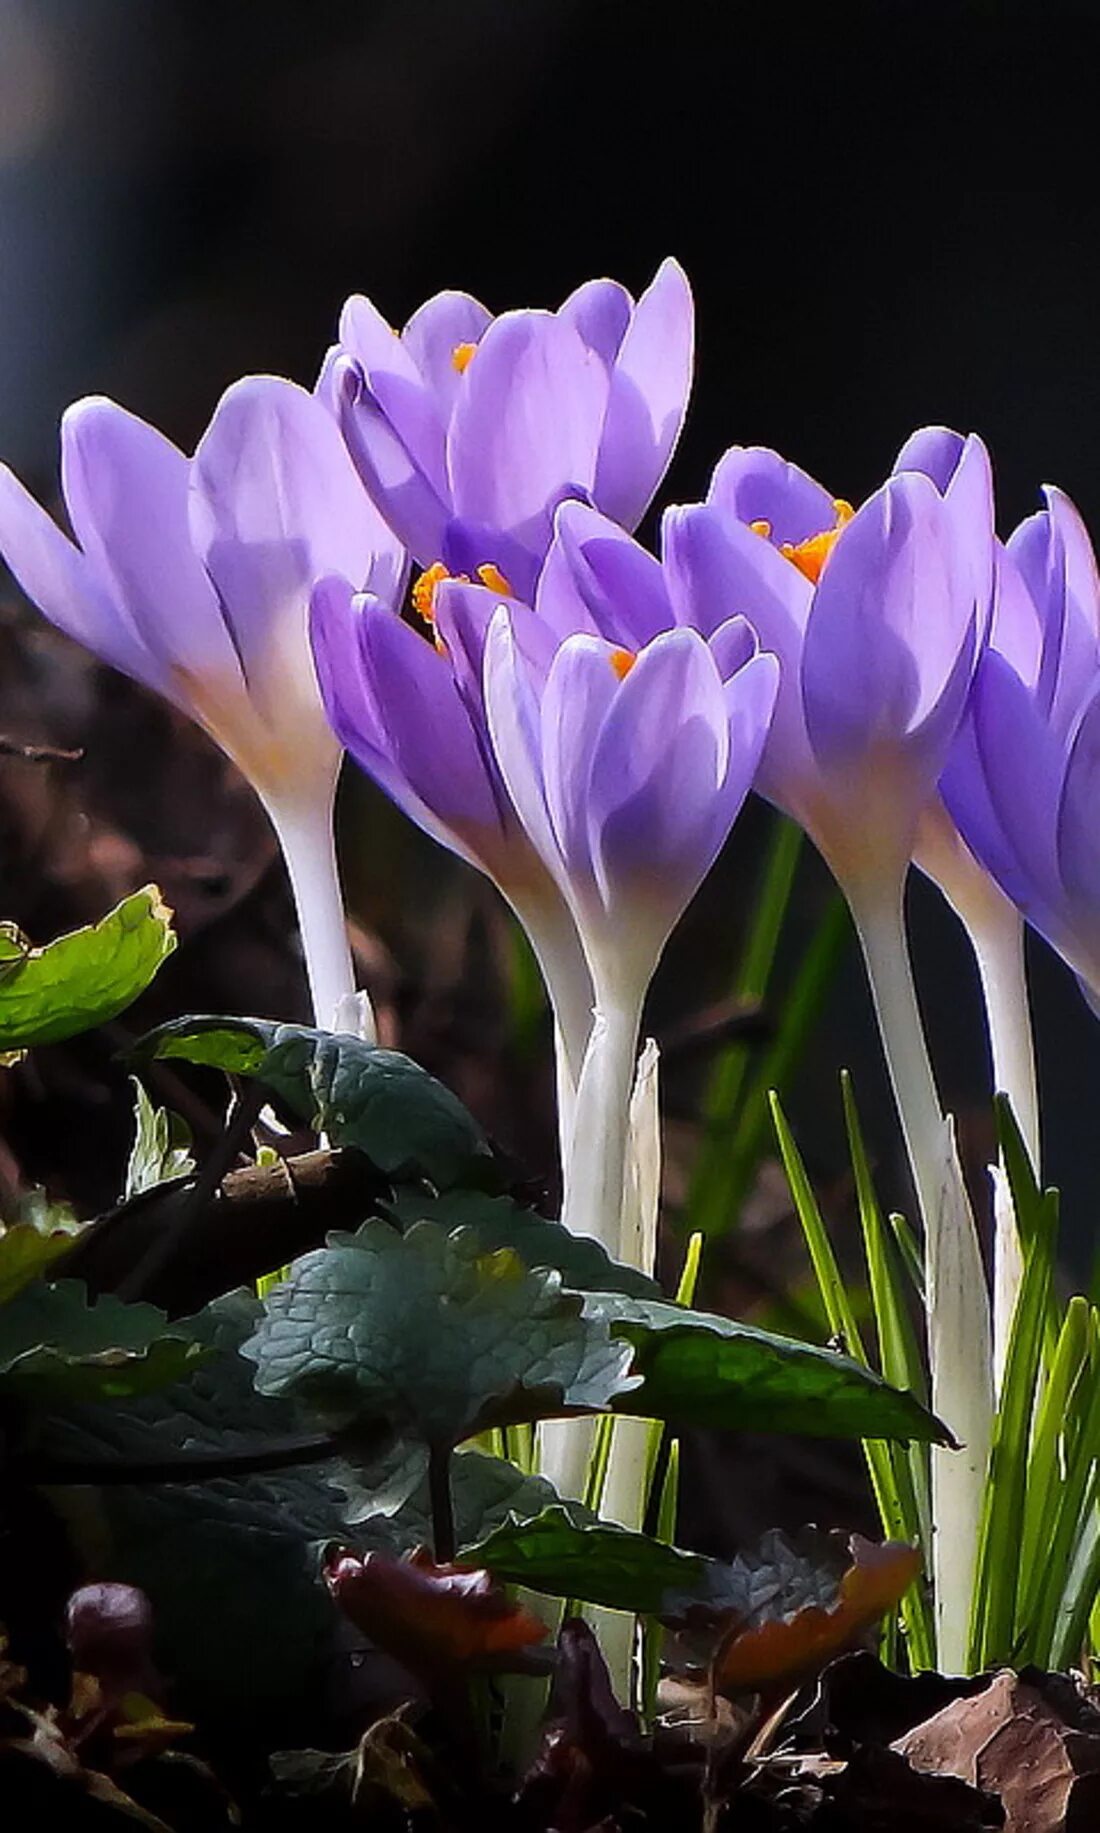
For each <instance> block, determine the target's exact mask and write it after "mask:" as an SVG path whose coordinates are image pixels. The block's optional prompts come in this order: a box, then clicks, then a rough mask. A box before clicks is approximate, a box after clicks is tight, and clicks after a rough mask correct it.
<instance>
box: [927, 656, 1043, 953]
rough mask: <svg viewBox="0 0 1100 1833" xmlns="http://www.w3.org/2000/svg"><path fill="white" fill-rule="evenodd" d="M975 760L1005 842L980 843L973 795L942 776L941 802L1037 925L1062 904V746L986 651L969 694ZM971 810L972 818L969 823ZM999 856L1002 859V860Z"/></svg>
mask: <svg viewBox="0 0 1100 1833" xmlns="http://www.w3.org/2000/svg"><path fill="white" fill-rule="evenodd" d="M971 709H972V714H973V720H974V734H975V738H976V741H977V755H978V760H979V762H980V766H981V772H982V778H983V781H984V787H985V790H986V793H987V794H988V797H989V803H990V806H991V809H992V812H993V815H994V816H995V818H996V821H997V825H998V828H999V830H1000V833H1001V835H1003V837H1004V841H1005V842H1006V843H1007V844H1006V847H1005V849H1004V853H1002V854H999V853H998V852H996V851H995V850H994V848H993V847H992V846H991V845H989V844H987V840H986V835H985V832H984V831H983V828H982V825H981V819H980V818H981V815H982V810H981V807H980V804H979V802H978V799H977V797H976V796H973V794H972V795H971V799H970V801H968V800H967V799H966V794H965V788H966V786H965V782H964V781H960V780H959V778H958V776H957V774H956V773H954V772H953V773H951V775H950V776H947V775H945V778H944V793H945V799H946V800H947V801H948V806H949V808H950V809H951V812H952V814H953V815H954V816H955V819H956V821H957V822H958V825H959V830H960V832H961V833H962V835H963V838H964V839H965V840H966V842H967V844H968V845H969V846H970V848H971V851H972V852H974V853H975V854H976V855H977V857H978V858H979V859H981V861H982V864H983V865H985V866H986V868H987V870H989V871H994V872H995V875H996V876H997V879H998V882H999V883H1000V885H1001V888H1002V890H1003V891H1004V892H1005V893H1006V895H1007V896H1008V897H1010V898H1011V899H1012V901H1013V902H1014V903H1016V904H1018V905H1019V907H1020V909H1021V910H1023V912H1024V913H1025V915H1026V916H1028V917H1029V918H1030V919H1031V920H1032V922H1034V923H1035V924H1036V926H1037V927H1044V928H1045V927H1046V923H1047V916H1046V915H1045V914H1044V913H1049V912H1050V911H1052V910H1056V909H1057V907H1058V906H1059V904H1060V903H1061V901H1062V892H1061V879H1060V875H1059V870H1058V854H1057V840H1056V834H1055V821H1056V814H1057V808H1058V801H1059V796H1060V794H1061V786H1062V781H1063V777H1064V773H1065V748H1064V746H1063V744H1062V743H1061V741H1060V740H1059V739H1058V738H1057V737H1056V735H1055V734H1054V733H1053V732H1052V731H1051V728H1050V726H1049V725H1048V724H1047V722H1046V720H1045V719H1044V718H1043V717H1042V716H1041V714H1040V713H1039V711H1038V709H1037V707H1036V705H1035V702H1034V700H1033V698H1032V696H1031V695H1030V694H1029V693H1028V691H1027V689H1026V688H1025V687H1024V685H1023V683H1022V682H1021V681H1020V680H1019V679H1018V677H1017V676H1016V675H1015V674H1014V673H1013V671H1012V669H1011V668H1010V667H1009V665H1008V663H1007V662H1006V661H1005V660H1004V658H1003V657H1001V656H999V655H997V653H996V652H995V651H994V650H987V652H986V654H985V655H984V656H983V658H982V661H981V665H980V667H979V669H978V671H977V675H976V677H975V681H974V684H973V687H972V689H971ZM971 811H973V816H974V817H975V818H973V819H972V818H971ZM1005 854H1007V859H1006V857H1005Z"/></svg>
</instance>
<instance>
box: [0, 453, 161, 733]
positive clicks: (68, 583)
mask: <svg viewBox="0 0 1100 1833" xmlns="http://www.w3.org/2000/svg"><path fill="white" fill-rule="evenodd" d="M0 554H2V555H3V558H4V560H5V561H6V563H7V565H8V566H9V567H10V568H11V571H12V573H13V574H14V575H15V577H16V579H17V580H18V581H19V584H20V585H21V586H22V588H23V590H24V592H25V593H26V594H27V597H28V598H29V599H31V601H32V602H33V603H34V604H36V605H37V606H38V609H39V610H40V611H41V612H42V614H43V616H45V617H48V618H49V620H50V622H51V624H56V625H57V628H58V629H59V630H63V631H64V632H65V635H66V636H71V637H73V638H74V639H75V641H76V642H78V643H82V644H83V645H84V647H85V648H86V649H90V650H91V651H92V652H93V654H94V655H97V656H99V657H100V659H101V660H102V661H104V662H108V663H110V665H111V667H112V668H117V669H120V670H121V671H122V673H123V674H127V675H132V676H133V678H134V680H136V681H142V682H144V683H145V685H146V686H147V687H152V688H155V689H156V690H157V691H158V692H159V693H162V694H168V695H169V696H170V697H173V698H174V697H175V689H174V687H173V684H172V681H171V677H170V676H169V675H168V673H167V671H166V670H164V669H163V668H162V667H161V665H160V664H159V663H158V662H157V661H156V660H155V658H154V657H153V656H151V655H150V654H149V651H148V650H147V649H146V647H145V645H144V644H143V643H142V642H141V640H140V638H139V637H138V635H137V632H136V631H135V629H134V627H133V625H132V624H131V622H130V618H129V615H128V613H127V611H126V610H125V608H124V607H121V606H117V605H115V604H114V603H113V601H112V599H111V598H110V596H109V595H108V593H107V592H106V591H105V590H104V588H103V587H102V586H101V585H100V583H99V581H98V580H97V578H96V577H95V574H94V572H93V570H92V567H91V565H90V563H89V562H88V560H87V559H86V558H85V556H84V555H83V554H82V553H81V552H80V550H79V548H76V547H74V546H73V544H72V542H71V541H70V540H68V539H67V537H66V536H65V535H63V534H62V532H61V530H60V529H59V528H58V526H57V524H56V522H55V521H54V520H53V518H52V517H51V516H48V515H47V514H46V511H45V510H44V509H43V508H41V507H40V505H39V504H38V503H36V502H35V500H34V498H33V497H32V496H31V494H30V492H29V491H27V490H25V489H24V488H23V485H22V484H21V483H20V482H19V479H18V478H17V477H16V476H15V475H14V474H13V473H12V472H11V471H9V470H8V468H7V466H6V465H0Z"/></svg>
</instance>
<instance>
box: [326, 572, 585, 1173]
mask: <svg viewBox="0 0 1100 1833" xmlns="http://www.w3.org/2000/svg"><path fill="white" fill-rule="evenodd" d="M502 602H503V603H505V604H506V605H507V606H508V607H509V608H510V610H511V611H512V613H513V615H514V619H515V628H516V631H517V633H518V640H520V641H521V642H522V643H523V644H524V647H525V649H526V651H527V653H528V654H529V656H530V658H531V661H532V666H534V667H535V668H537V669H539V670H545V669H546V668H547V667H548V666H549V662H550V658H551V655H552V653H553V647H554V638H553V634H552V632H550V631H549V630H548V629H545V628H544V627H543V626H542V625H541V623H540V622H539V620H538V619H537V618H536V616H535V614H534V613H533V611H531V610H530V609H529V608H528V607H526V606H524V605H521V604H520V603H519V602H518V601H517V600H515V599H512V598H509V597H502V595H501V593H499V592H493V591H490V590H489V588H488V587H487V586H485V585H483V584H471V583H468V582H465V581H460V580H447V581H445V582H443V583H442V584H441V585H439V586H438V587H437V588H436V590H435V591H434V592H433V594H432V603H431V607H430V609H431V619H430V625H429V630H428V631H427V632H424V633H422V632H421V631H420V630H418V629H415V628H413V627H412V625H410V624H407V623H405V622H404V621H403V620H402V619H401V618H400V617H397V616H395V615H394V612H393V609H392V606H391V603H390V601H389V600H388V599H387V598H385V597H379V596H377V595H375V594H372V593H369V592H368V593H357V592H355V591H354V590H353V589H352V587H351V585H350V584H349V583H348V581H347V580H346V579H342V578H339V577H332V578H329V579H327V580H324V581H322V582H321V583H320V584H319V585H318V587H317V589H316V591H315V592H314V595H313V607H312V617H311V624H312V638H313V653H314V657H315V660H316V666H317V677H318V680H319V682H320V687H321V693H322V696H323V698H324V702H325V706H326V709H327V712H328V717H329V719H330V721H331V723H332V727H333V729H334V731H335V732H336V733H337V735H338V737H339V739H340V741H341V743H342V744H344V745H345V746H346V747H347V749H348V751H349V752H350V754H351V756H352V757H353V758H354V759H355V761H356V763H357V764H359V765H360V767H361V768H362V769H363V770H365V771H366V772H367V774H368V775H369V776H371V777H372V778H373V779H374V781H375V782H376V783H378V785H379V786H380V788H382V789H383V790H384V791H385V792H386V794H387V795H389V796H390V797H391V799H392V800H393V801H394V802H396V804H397V805H398V807H399V808H401V809H403V810H404V812H405V813H406V814H407V815H408V816H409V817H410V818H411V819H412V820H413V821H415V822H416V823H417V825H418V826H419V827H421V828H423V829H424V831H425V832H426V833H428V834H431V836H432V837H433V839H435V840H438V841H440V842H441V843H442V844H443V845H444V846H446V847H448V848H449V849H450V850H451V851H452V852H453V853H456V854H457V855H458V856H459V858H461V859H464V860H466V862H467V863H468V864H470V865H472V866H475V867H476V868H477V869H478V870H479V871H481V872H484V873H485V875H486V876H487V877H488V878H490V879H492V881H493V883H494V884H495V885H496V886H497V887H498V889H499V890H500V891H501V892H502V893H503V895H504V897H505V898H506V899H507V900H508V902H509V903H510V904H511V906H512V908H513V910H514V911H515V912H516V914H517V916H518V917H519V919H520V921H521V923H522V924H523V926H524V928H525V929H526V931H527V935H528V937H529V939H530V942H531V945H532V947H533V949H534V951H535V954H536V957H537V959H538V962H539V966H540V969H541V971H542V975H543V978H544V980H545V982H546V987H547V991H548V994H549V997H550V1001H551V1005H552V1006H553V1009H554V1014H555V1019H556V1021H557V1027H558V1042H559V1102H560V1105H561V1110H562V1111H561V1125H562V1131H563V1138H564V1137H565V1135H566V1134H567V1133H568V1129H569V1116H570V1112H571V1108H572V1096H573V1091H574V1089H575V1085H576V1081H577V1077H578V1075H579V1073H580V1066H581V1059H582V1057H583V1055H584V1049H585V1045H586V1043H587V1039H588V1032H589V1028H590V1023H591V1007H592V990H591V983H590V980H589V975H588V970H587V968H586V966H585V963H584V958H583V956H582V954H581V951H580V946H579V943H578V939H577V933H576V928H575V925H574V923H573V919H572V917H571V916H570V914H569V911H568V909H567V907H566V905H565V902H564V900H563V898H562V896H561V893H560V891H559V890H558V888H557V886H556V885H555V883H554V881H553V878H552V877H551V875H550V873H549V872H548V871H547V869H546V867H545V866H544V864H543V863H542V861H541V860H540V859H539V857H538V854H537V853H536V851H535V849H534V847H533V846H532V845H531V842H530V841H529V839H528V838H527V835H526V833H525V831H524V829H523V826H522V824H521V823H520V821H519V819H518V818H517V816H516V813H515V810H514V809H513V807H512V803H511V799H510V797H509V795H508V792H507V790H506V789H505V787H504V783H503V780H502V778H501V775H500V771H499V769H498V767H497V763H496V760H495V757H494V755H493V750H492V746H491V744H490V742H489V734H488V728H487V725H486V720H485V710H484V704H483V699H482V652H483V649H484V645H485V636H486V631H487V629H488V627H489V622H490V619H491V618H492V615H493V612H494V611H495V609H496V607H497V606H498V605H499V604H501V603H502ZM433 639H434V640H433Z"/></svg>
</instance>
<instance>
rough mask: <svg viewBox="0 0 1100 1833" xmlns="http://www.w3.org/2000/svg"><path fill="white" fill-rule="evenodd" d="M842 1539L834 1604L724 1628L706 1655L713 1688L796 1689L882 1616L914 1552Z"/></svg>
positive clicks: (911, 1573) (905, 1581)
mask: <svg viewBox="0 0 1100 1833" xmlns="http://www.w3.org/2000/svg"><path fill="white" fill-rule="evenodd" d="M849 1544H850V1550H851V1556H852V1563H851V1565H850V1566H849V1567H848V1570H847V1571H846V1572H845V1573H844V1574H843V1576H842V1578H841V1580H840V1583H839V1586H838V1588H837V1599H836V1603H835V1604H833V1605H830V1606H829V1607H828V1608H825V1607H824V1606H823V1605H821V1604H808V1605H806V1606H804V1607H803V1609H801V1610H798V1611H795V1612H794V1613H793V1614H792V1615H789V1616H784V1617H773V1618H771V1619H770V1620H769V1621H767V1622H764V1623H761V1624H759V1625H757V1626H755V1627H752V1628H739V1627H737V1626H734V1627H733V1628H732V1630H731V1631H730V1633H729V1635H728V1636H727V1637H726V1638H725V1640H724V1641H723V1643H722V1644H721V1646H720V1647H719V1650H718V1653H717V1655H716V1657H715V1660H714V1669H713V1679H714V1688H715V1691H716V1692H718V1693H746V1692H747V1693H773V1692H783V1691H786V1690H787V1689H789V1688H793V1687H795V1686H797V1685H798V1683H799V1682H800V1681H802V1680H804V1679H805V1678H807V1677H808V1676H809V1675H811V1674H815V1673H817V1672H818V1671H819V1669H821V1668H823V1667H824V1666H825V1663H826V1662H827V1661H831V1660H832V1658H833V1656H834V1655H839V1654H840V1653H841V1652H842V1651H843V1650H844V1649H846V1648H848V1647H850V1646H851V1644H852V1643H853V1642H854V1641H855V1640H856V1638H857V1636H859V1635H860V1633H861V1632H862V1631H863V1630H865V1629H867V1628H869V1627H870V1625H871V1624H872V1623H876V1622H877V1621H878V1619H879V1618H880V1617H882V1616H885V1614H886V1612H887V1611H888V1610H891V1609H892V1608H893V1607H894V1605H895V1604H896V1603H897V1602H898V1599H899V1598H900V1597H901V1595H902V1593H903V1592H904V1591H905V1590H906V1588H907V1586H909V1585H910V1584H911V1583H912V1582H913V1580H914V1579H915V1578H916V1576H917V1573H918V1572H919V1571H920V1565H921V1558H920V1553H919V1552H918V1550H917V1549H916V1547H911V1546H908V1545H907V1544H905V1543H904V1542H902V1541H896V1540H887V1541H884V1542H883V1543H882V1544H881V1545H876V1544H875V1543H874V1542H873V1541H869V1540H864V1539H863V1538H862V1536H860V1535H859V1534H853V1536H852V1538H851V1541H850V1543H849Z"/></svg>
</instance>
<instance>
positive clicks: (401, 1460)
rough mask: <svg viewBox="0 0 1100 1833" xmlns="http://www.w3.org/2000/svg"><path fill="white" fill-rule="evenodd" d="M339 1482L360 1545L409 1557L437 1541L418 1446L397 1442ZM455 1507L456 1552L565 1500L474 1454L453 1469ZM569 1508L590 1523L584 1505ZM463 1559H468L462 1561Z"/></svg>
mask: <svg viewBox="0 0 1100 1833" xmlns="http://www.w3.org/2000/svg"><path fill="white" fill-rule="evenodd" d="M336 1481H337V1482H338V1483H339V1485H340V1487H341V1488H342V1489H343V1490H344V1492H345V1494H346V1495H347V1497H348V1505H347V1508H346V1510H345V1518H346V1520H347V1522H348V1525H349V1526H350V1527H352V1528H354V1530H355V1534H354V1539H355V1544H356V1545H357V1546H364V1545H367V1544H370V1545H372V1546H379V1547H384V1548H387V1549H389V1550H390V1551H391V1552H395V1553H411V1552H412V1551H413V1549H414V1548H416V1547H421V1546H429V1545H430V1544H431V1541H432V1508H431V1497H430V1494H429V1489H428V1453H427V1450H426V1448H425V1447H424V1446H423V1445H420V1444H417V1443H416V1442H415V1441H410V1440H407V1439H406V1440H398V1441H397V1443H396V1444H395V1445H394V1446H393V1447H391V1448H390V1450H389V1451H388V1452H387V1453H386V1454H384V1455H383V1456H382V1457H381V1458H378V1459H375V1460H373V1461H372V1463H371V1465H370V1466H369V1467H368V1468H366V1469H363V1470H358V1471H355V1472H351V1471H348V1470H347V1469H346V1468H340V1469H339V1470H338V1471H337V1475H336ZM450 1485H451V1506H452V1508H453V1511H454V1522H455V1539H456V1542H457V1544H458V1547H459V1548H460V1550H461V1549H465V1548H467V1547H473V1546H476V1545H477V1543H478V1542H479V1541H481V1540H484V1538H485V1537H486V1535H487V1534H490V1533H492V1531H493V1529H494V1528H497V1527H500V1526H501V1525H502V1524H503V1523H504V1522H506V1521H529V1520H532V1519H533V1518H534V1517H535V1516H536V1515H539V1514H541V1513H542V1512H543V1510H544V1509H546V1508H549V1507H551V1506H552V1505H554V1504H555V1503H558V1502H559V1501H560V1498H559V1496H558V1494H557V1491H556V1490H555V1488H554V1486H553V1484H552V1483H549V1482H547V1480H546V1478H545V1477H540V1476H532V1475H528V1474H526V1473H525V1472H524V1471H522V1470H520V1469H519V1468H518V1466H517V1465H515V1464H512V1463H509V1461H508V1460H507V1458H499V1457H490V1456H489V1455H488V1453H487V1452H484V1451H477V1450H474V1449H473V1448H470V1449H468V1450H465V1451H457V1452H456V1453H455V1455H454V1457H453V1458H452V1459H451V1464H450ZM568 1506H569V1509H570V1511H571V1512H572V1513H575V1514H576V1515H577V1516H578V1517H579V1518H582V1519H585V1520H588V1519H591V1517H590V1515H589V1513H588V1511H587V1510H586V1509H584V1508H582V1507H581V1504H580V1503H579V1502H576V1503H570V1504H569V1505H568ZM463 1557H465V1554H463Z"/></svg>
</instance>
